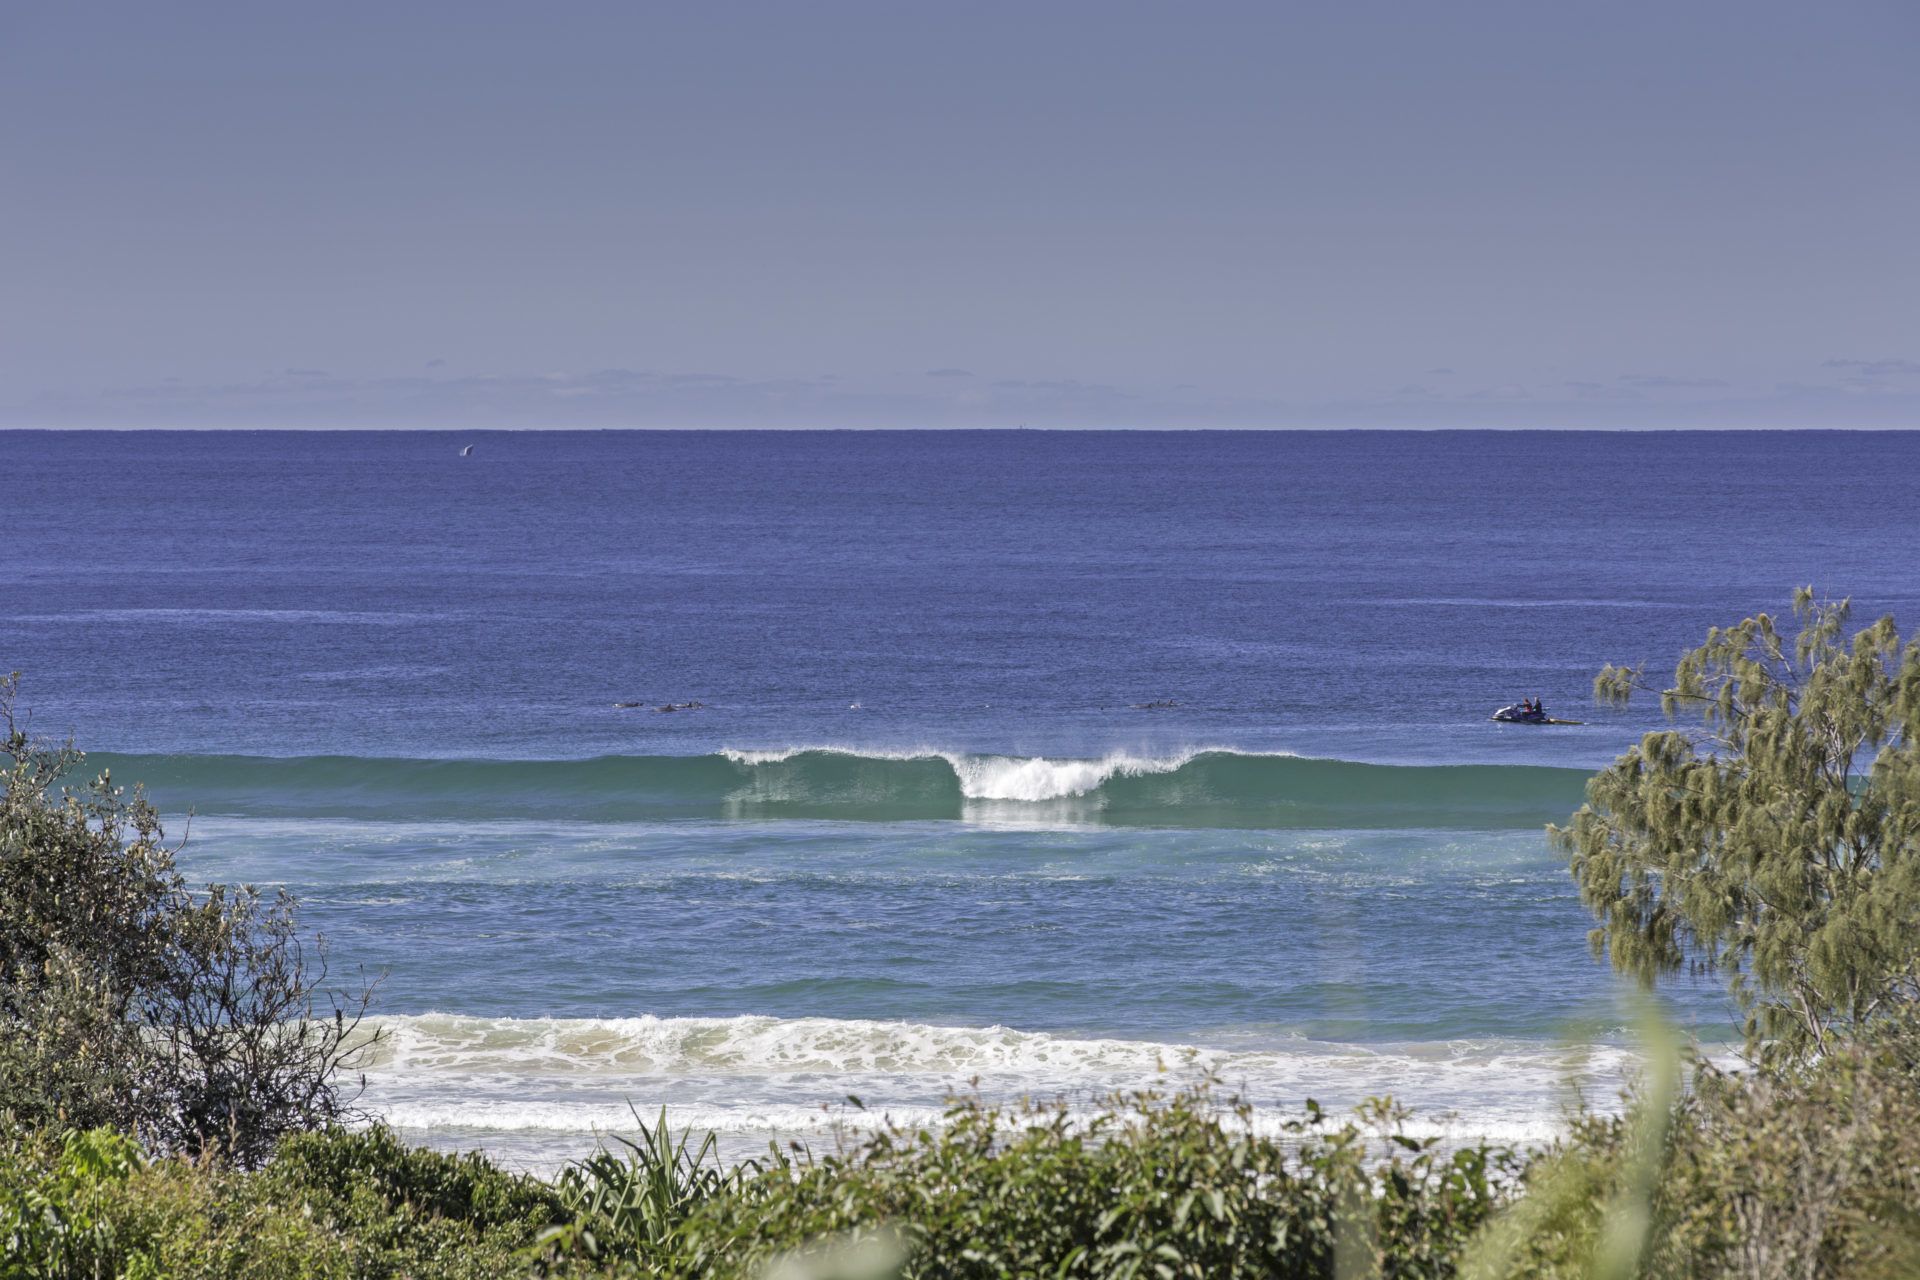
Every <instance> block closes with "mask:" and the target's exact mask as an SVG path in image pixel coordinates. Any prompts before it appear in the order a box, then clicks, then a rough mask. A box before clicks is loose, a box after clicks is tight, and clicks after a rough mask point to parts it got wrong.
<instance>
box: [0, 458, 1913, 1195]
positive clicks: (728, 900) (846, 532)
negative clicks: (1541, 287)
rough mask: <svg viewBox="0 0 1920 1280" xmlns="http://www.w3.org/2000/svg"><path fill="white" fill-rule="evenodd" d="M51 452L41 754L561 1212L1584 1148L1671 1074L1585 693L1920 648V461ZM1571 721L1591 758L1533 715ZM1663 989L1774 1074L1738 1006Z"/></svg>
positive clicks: (44, 487)
mask: <svg viewBox="0 0 1920 1280" xmlns="http://www.w3.org/2000/svg"><path fill="white" fill-rule="evenodd" d="M467 444H472V445H474V446H475V448H474V451H473V454H472V456H471V457H465V458H463V457H461V456H460V449H461V447H462V446H464V445H467ZM0 463H3V465H4V471H5V475H6V479H7V486H6V493H7V499H8V508H9V516H10V520H9V530H10V537H9V541H8V548H7V554H6V555H5V556H4V557H0V668H6V669H12V668H19V669H21V670H22V671H23V672H24V673H25V676H26V686H25V697H24V701H25V702H26V703H27V704H28V705H29V706H30V707H31V709H32V713H33V725H34V727H35V728H36V729H37V730H39V731H42V732H51V733H56V734H62V735H64V734H65V733H67V732H72V733H73V734H74V735H75V737H76V738H77V739H78V740H79V742H80V743H81V744H82V745H83V746H85V747H87V748H89V749H90V750H91V751H92V752H93V755H92V757H91V761H90V764H91V767H92V768H94V769H100V770H106V771H108V772H110V774H111V776H112V777H113V779H114V780H115V781H116V782H123V783H127V784H132V783H135V782H139V783H142V784H144V785H145V786H146V787H147V788H148V790H149V792H150V793H151V795H152V796H153V797H154V799H155V800H156V801H157V802H158V803H159V804H160V805H161V806H162V807H163V810H164V811H165V812H166V814H167V815H168V818H169V829H170V831H171V832H172V833H173V834H175V835H184V836H186V843H185V846H184V848H183V850H182V854H181V857H182V860H183V862H184V863H185V865H186V867H187V869H188V870H189V872H190V873H191V874H193V875H194V876H196V877H199V878H203V879H229V880H242V881H248V882H252V883H258V884H283V885H286V886H287V887H288V888H290V889H291V890H293V891H294V892H295V893H296V894H298V895H299V897H300V898H301V900H302V904H303V917H304V918H305V919H306V921H307V922H308V923H309V924H310V925H312V926H314V927H316V928H318V929H320V930H322V931H323V932H324V933H325V934H327V935H328V937H329V939H330V945H331V948H332V954H333V959H334V962H335V965H336V968H337V969H341V970H345V971H349V972H352V971H360V972H365V973H367V974H369V975H379V976H380V979H381V981H380V987H379V991H378V1000H377V1012H378V1015H379V1016H378V1019H377V1022H378V1025H379V1026H380V1028H381V1029H382V1030H383V1031H384V1032H385V1033H386V1034H385V1038H384V1040H383V1042H382V1043H381V1044H380V1045H379V1046H378V1048H377V1049H376V1050H375V1051H374V1054H373V1056H372V1058H371V1060H370V1062H369V1064H368V1094H367V1102H368V1103H369V1104H370V1105H371V1106H372V1107H373V1108H374V1109H375V1110H377V1111H379V1112H380V1113H381V1114H383V1115H385V1116H386V1117H387V1118H388V1119H389V1120H390V1121H391V1122H392V1123H394V1124H395V1125H397V1126H399V1127H400V1128H401V1129H402V1130H403V1131H404V1132H406V1133H408V1134H410V1135H412V1136H415V1137H417V1138H419V1139H420V1140H422V1141H427V1142H431V1143H435V1144H438V1145H443V1146H453V1147H468V1146H479V1147H484V1148H487V1149H489V1150H492V1151H494V1152H496V1153H497V1154H500V1155H501V1156H503V1157H504V1158H507V1159H509V1160H512V1161H515V1162H518V1163H522V1164H525V1165H528V1166H530V1167H552V1165H553V1164H554V1163H556V1162H557V1161H560V1160H564V1159H565V1158H567V1157H569V1156H574V1155H579V1154H582V1153H583V1152H584V1151H585V1150H587V1149H588V1148H590V1146H591V1144H592V1142H593V1141H594V1136H595V1135H596V1134H605V1133H608V1132H621V1131H630V1130H631V1128H632V1116H633V1114H634V1111H635V1110H637V1111H638V1112H639V1113H640V1114H642V1115H649V1116H650V1115H651V1114H652V1113H653V1112H654V1111H655V1110H657V1108H659V1107H660V1106H663V1105H664V1106H666V1107H667V1108H668V1110H669V1113H670V1115H672V1116H673V1117H675V1118H676V1120H677V1121H679V1122H683V1123H690V1124H695V1125H699V1126H704V1127H710V1128H713V1129H715V1130H716V1131H718V1132H719V1133H720V1134H721V1136H722V1138H723V1142H724V1143H725V1144H726V1147H727V1149H728V1150H729V1151H730V1152H732V1153H737V1154H744V1153H746V1152H749V1151H751V1150H752V1149H753V1148H754V1147H755V1146H757V1145H758V1144H761V1143H764V1142H765V1141H767V1140H768V1139H769V1138H789V1137H791V1138H798V1139H801V1140H804V1141H809V1142H813V1143H816V1144H827V1145H831V1144H832V1143H833V1142H835V1141H838V1140H841V1138H842V1137H844V1135H845V1134H846V1133H847V1132H848V1131H849V1130H855V1131H857V1130H858V1129H859V1128H861V1127H862V1126H866V1125H871V1124H873V1123H876V1122H877V1121H878V1118H879V1117H881V1116H891V1117H893V1118H894V1119H897V1120H900V1121H903V1122H907V1123H934V1122H937V1119H938V1116H939V1114H940V1110H941V1108H942V1105H943V1103H944V1100H945V1099H946V1098H947V1097H948V1096H949V1095H950V1094H951V1093H952V1092H953V1091H955V1090H965V1089H972V1090H978V1091H980V1092H982V1093H984V1094H986V1095H987V1096H989V1097H996V1098H1012V1097H1016V1096H1019V1095H1022V1094H1027V1095H1038V1096H1043V1097H1048V1098H1055V1097H1058V1098H1064V1099H1066V1100H1068V1101H1069V1102H1070V1103H1071V1104H1072V1105H1075V1106H1090V1105H1093V1104H1094V1103H1095V1102H1096V1100H1097V1099H1098V1098H1099V1096H1100V1095H1101V1094H1102V1093H1103V1092H1105V1091H1107V1090H1111V1089H1116V1088H1137V1087H1146V1086H1164V1085H1166V1084H1168V1083H1173V1082H1178V1081H1181V1080H1187V1079H1198V1078H1201V1077H1202V1076H1208V1075H1210V1076H1213V1077H1215V1078H1217V1079H1219V1080H1220V1081H1222V1082H1224V1085H1225V1086H1226V1087H1230V1088H1232V1089H1237V1090H1239V1091H1242V1092H1243V1093H1245V1094H1246V1096H1248V1097H1250V1098H1251V1099H1253V1100H1254V1101H1255V1102H1256V1103H1258V1104H1260V1106H1261V1107H1262V1108H1263V1109H1271V1111H1272V1112H1273V1113H1275V1114H1278V1113H1279V1112H1281V1111H1283V1110H1285V1109H1287V1108H1295V1107H1297V1106H1298V1105H1299V1104H1300V1102H1301V1101H1302V1100H1303V1099H1305V1098H1307V1097H1314V1098H1317V1099H1319V1100H1320V1101H1322V1102H1325V1103H1329V1104H1334V1105H1338V1104H1343V1103H1348V1102H1353V1101H1357V1100H1359V1099H1360V1098H1362V1097H1365V1096H1368V1095H1371V1094H1380V1093H1392V1094H1394V1095H1396V1096H1398V1097H1401V1098H1403V1099H1404V1100H1406V1101H1408V1102H1410V1103H1413V1104H1415V1105H1416V1106H1417V1107H1418V1108H1419V1109H1420V1112H1419V1114H1420V1117H1421V1119H1420V1120H1419V1123H1420V1124H1422V1125H1425V1126H1428V1127H1429V1130H1430V1131H1431V1132H1434V1133H1437V1134H1440V1135H1442V1136H1445V1137H1448V1138H1450V1139H1451V1138H1468V1137H1475V1136H1486V1137H1493V1138H1497V1139H1501V1140H1514V1141H1526V1140H1532V1139H1536V1138H1539V1137H1544V1136H1546V1135H1548V1134H1550V1133H1551V1132H1553V1130H1554V1128H1555V1126H1556V1124H1557V1123H1558V1117H1559V1115H1560V1111H1561V1107H1562V1106H1563V1104H1564V1103H1565V1102H1566V1100H1567V1099H1568V1098H1569V1097H1570V1096H1571V1094H1572V1093H1573V1092H1574V1091H1584V1092H1585V1094H1586V1095H1587V1096H1588V1097H1589V1098H1590V1099H1593V1100H1595V1101H1602V1102H1604V1101H1605V1100H1606V1097H1607V1096H1608V1095H1609V1094H1610V1092H1611V1091H1612V1090H1613V1089H1614V1088H1616V1087H1617V1085H1618V1083H1619V1081H1620V1079H1621V1077H1622V1075H1623V1073H1624V1072H1626V1071H1627V1070H1629V1068H1630V1063H1631V1059H1632V1051H1631V1037H1630V1036H1629V1035H1628V1033H1627V1031H1626V1027H1627V1024H1628V1023H1629V1022H1630V1021H1631V1018H1632V1016H1633V1015H1632V1013H1631V1010H1630V1009H1629V1007H1628V1005H1627V1004H1626V1003H1624V1002H1623V995H1624V994H1625V993H1624V992H1623V990H1622V988H1621V986H1620V985H1619V984H1618V983H1617V982H1616V981H1615V980H1614V979H1613V978H1612V977H1611V975H1610V974H1609V973H1608V972H1607V970H1606V968H1605V966H1604V964H1601V963H1597V962H1595V961H1594V960H1593V959H1592V958H1591V957H1590V955H1589V954H1588V950H1587V944H1586V930H1587V928H1588V927H1589V923H1590V922H1589V920H1588V919H1587V917H1586V915H1585V914H1584V912H1583V911H1582V909H1581V907H1580V905H1579V903H1578V901H1577V899H1576V897H1575V895H1574V893H1573V891H1572V887H1571V883H1570V880H1569V878H1568V876H1567V874H1566V870H1565V867H1564V866H1563V865H1562V864H1561V862H1560V860H1559V859H1558V857H1557V856H1556V855H1555V854H1554V852H1553V851H1552V850H1551V849H1550V848H1549V846H1548V843H1547V840H1546V837H1545V834H1544V827H1545V824H1546V823H1548V822H1552V821H1556V820H1561V819H1564V818H1565V816H1566V815H1567V814H1568V813H1569V812H1571V811H1572V809H1573V808H1574V807H1576V806H1577V805H1578V804H1579V802H1580V798H1581V794H1582V785H1583V781H1584V779H1585V777H1586V776H1587V775H1588V773H1590V772H1591V771H1592V769H1593V768H1594V767H1596V766H1598V765H1601V764H1604V763H1605V762H1607V761H1608V760H1610V759H1612V758H1613V757H1614V756H1615V755H1616V754H1618V753H1619V752H1620V751H1622V750H1624V749H1625V748H1626V747H1627V746H1629V745H1630V744H1631V743H1633V742H1634V741H1636V740H1637V738H1638V736H1639V735H1640V734H1641V733H1643V732H1645V731H1647V730H1648V729H1651V728H1655V727H1658V725H1659V723H1660V722H1659V721H1658V719H1657V713H1656V710H1655V709H1654V708H1651V707H1647V708H1636V709H1634V710H1632V711H1630V712H1619V711H1612V710H1606V709H1601V708H1596V707H1594V706H1593V705H1591V703H1590V701H1589V699H1588V693H1587V691H1588V688H1589V685H1590V682H1591V678H1592V675H1593V672H1594V671H1595V670H1596V669H1597V668H1598V667H1599V666H1600V665H1601V664H1602V663H1605V662H1608V661H1616V662H1620V661H1624V662H1642V661H1644V662H1646V663H1647V664H1648V665H1649V667H1650V669H1651V670H1654V671H1659V670H1662V669H1664V668H1665V667H1668V666H1670V664H1671V663H1672V661H1673V659H1674V658H1675V657H1676V656H1677V655H1678V653H1679V652H1680V651H1681V650H1682V649H1683V648H1684V647H1686V646H1687V645H1689V644H1691V643H1695V642H1697V641H1698V639H1699V638H1700V636H1701V635H1702V634H1704V632H1705V630H1706V628H1707V627H1708V626H1711V625H1715V624H1719V623H1724V622H1727V621H1729V620H1732V619H1734V618H1737V617H1740V616H1743V615H1745V614H1749V613H1752V612H1755V611H1760V610H1772V611H1776V612H1778V611H1783V610H1784V607H1785V604H1786V601H1787V597H1788V593H1789V592H1790V590H1791V589H1792V587H1793V586H1795V585H1796V584H1801V583H1808V582H1811V583H1813V584H1815V585H1816V586H1817V587H1818V588H1820V589H1822V590H1824V591H1826V592H1829V593H1831V594H1834V595H1850V596H1852V597H1854V599H1855V601H1856V607H1857V609H1858V610H1859V611H1860V613H1861V615H1862V616H1877V615H1878V614H1880V613H1883V612H1891V613H1894V614H1895V615H1896V617H1898V618H1899V619H1900V620H1901V622H1902V623H1903V624H1904V625H1906V626H1912V625H1913V624H1914V622H1915V621H1916V620H1920V571H1917V570H1916V568H1915V565H1916V561H1915V558H1914V556H1913V554H1912V553H1913V548H1915V547H1916V546H1920V504H1915V503H1914V502H1913V501H1912V499H1911V495H1912V493H1913V492H1915V491H1916V490H1920V435H1915V434H1912V433H1834V432H1815V431H1807V432H1779V433H1698V434H1679V433H1671V434H1670V433H1648V434H1618V435H1609V434H1583V433H1493V432H1486V433H1475V432H1466V433H1433V434H1425V433H1314V432H1285V433H1180V432H1155V433H1133V432H1087V433H1038V432H1010V433H965V432H927V433H921V432H792V433H785V432H773V433H726V432H718V433H715V432H698V433H672V432H592V433H549V432H531V431H530V432H485V433H465V434H463V433H412V432H316V433H268V432H205V433H192V432H136V433H80V432H0ZM1524 696H1537V697H1541V698H1543V699H1545V701H1546V702H1547V705H1548V707H1549V709H1550V710H1551V711H1552V712H1553V713H1554V714H1556V715H1558V716H1561V717H1563V718H1565V719H1569V720H1579V721H1583V722H1584V723H1581V724H1577V725H1564V726H1548V727H1538V726H1524V725H1503V724H1495V723H1492V722H1490V721H1489V720H1488V719H1487V715H1488V713H1489V712H1490V711H1491V710H1493V708H1495V707H1496V706H1499V705H1501V704H1503V703H1507V702H1512V701H1515V700H1518V699H1519V698H1521V697H1524ZM622 704H624V705H622ZM690 704H691V705H690ZM668 708H671V709H668ZM1664 999H1665V1002H1666V1008H1667V1010H1668V1012H1669V1013H1670V1014H1671V1016H1673V1017H1674V1018H1676V1019H1677V1020H1679V1021H1680V1022H1682V1023H1683V1024H1684V1025H1686V1026H1688V1027H1690V1028H1691V1029H1693V1030H1694V1031H1695V1032H1696V1033H1697V1034H1699V1035H1701V1036H1702V1037H1704V1038H1706V1039H1708V1040H1709V1041H1723V1040H1724V1039H1725V1038H1726V1036H1727V1034H1728V1028H1729V1022H1730V1012H1729V1010H1728V1008H1727V1005H1726V1002H1725V999H1724V997H1723V996H1722V995H1721V994H1720V993H1719V992H1718V991H1717V989H1716V988H1715V987H1714V986H1713V985H1712V984H1710V983H1707V982H1704V981H1698V980H1686V979H1683V980H1680V981H1677V982H1676V983H1675V984H1674V985H1673V986H1672V987H1671V988H1670V989H1669V990H1668V991H1667V992H1666V993H1665V996H1664ZM849 1094H854V1095H858V1096H859V1097H860V1098H861V1099H862V1100H863V1102H864V1103H865V1110H856V1109H853V1108H851V1107H849V1106H846V1105H843V1100H844V1099H845V1097H846V1096H847V1095H849Z"/></svg>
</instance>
